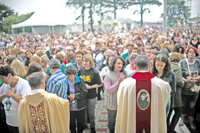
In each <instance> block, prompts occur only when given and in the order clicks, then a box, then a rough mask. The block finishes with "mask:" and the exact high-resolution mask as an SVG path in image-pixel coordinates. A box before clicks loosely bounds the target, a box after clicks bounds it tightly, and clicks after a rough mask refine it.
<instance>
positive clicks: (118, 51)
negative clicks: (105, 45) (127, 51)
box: [112, 48, 120, 56]
mask: <svg viewBox="0 0 200 133" xmlns="http://www.w3.org/2000/svg"><path fill="white" fill-rule="evenodd" d="M114 50H115V51H117V55H118V56H120V53H119V51H118V50H117V49H116V48H113V49H112V51H114Z"/></svg>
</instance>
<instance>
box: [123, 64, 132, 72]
mask: <svg viewBox="0 0 200 133" xmlns="http://www.w3.org/2000/svg"><path fill="white" fill-rule="evenodd" d="M130 67H131V64H128V65H127V66H126V68H125V70H126V72H127V73H128V74H129V73H131V72H133V71H134V70H131V68H130Z"/></svg>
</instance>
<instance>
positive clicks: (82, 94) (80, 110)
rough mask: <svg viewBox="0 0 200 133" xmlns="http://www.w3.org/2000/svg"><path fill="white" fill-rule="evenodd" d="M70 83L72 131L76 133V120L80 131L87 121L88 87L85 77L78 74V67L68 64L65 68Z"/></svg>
mask: <svg viewBox="0 0 200 133" xmlns="http://www.w3.org/2000/svg"><path fill="white" fill-rule="evenodd" d="M65 74H66V75H67V85H68V92H67V94H68V99H69V103H70V104H69V105H70V130H71V133H76V121H77V129H78V133H82V132H83V128H84V121H85V108H86V105H87V101H86V96H87V92H88V90H87V88H86V86H85V82H84V81H83V79H81V78H79V77H78V76H77V75H76V68H75V67H74V66H72V65H71V66H68V67H66V69H65Z"/></svg>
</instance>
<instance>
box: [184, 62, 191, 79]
mask: <svg viewBox="0 0 200 133" xmlns="http://www.w3.org/2000/svg"><path fill="white" fill-rule="evenodd" d="M185 60H186V62H187V66H188V71H189V75H190V77H191V72H190V67H189V63H188V60H187V59H185Z"/></svg>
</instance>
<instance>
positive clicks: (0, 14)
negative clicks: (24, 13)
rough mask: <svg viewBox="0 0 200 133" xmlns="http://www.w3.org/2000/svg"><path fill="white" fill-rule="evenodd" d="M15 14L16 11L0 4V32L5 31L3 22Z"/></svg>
mask: <svg viewBox="0 0 200 133" xmlns="http://www.w3.org/2000/svg"><path fill="white" fill-rule="evenodd" d="M13 13H14V10H12V9H11V8H10V7H8V6H6V5H4V4H2V3H0V32H2V31H3V27H2V26H3V25H2V23H3V22H2V21H3V20H4V19H5V18H6V17H8V16H9V15H12V14H13Z"/></svg>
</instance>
